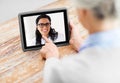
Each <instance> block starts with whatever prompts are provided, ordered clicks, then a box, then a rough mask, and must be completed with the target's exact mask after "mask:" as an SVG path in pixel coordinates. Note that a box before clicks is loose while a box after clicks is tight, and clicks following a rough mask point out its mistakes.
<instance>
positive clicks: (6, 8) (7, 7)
mask: <svg viewBox="0 0 120 83" xmlns="http://www.w3.org/2000/svg"><path fill="white" fill-rule="evenodd" d="M55 1H57V0H0V10H1V12H0V23H3V22H5V21H8V20H10V19H12V18H14V17H17V16H18V13H21V12H27V11H32V10H36V9H37V8H40V7H42V6H45V5H47V4H50V3H52V2H55Z"/></svg>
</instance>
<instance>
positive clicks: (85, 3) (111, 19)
mask: <svg viewBox="0 0 120 83" xmlns="http://www.w3.org/2000/svg"><path fill="white" fill-rule="evenodd" d="M74 2H75V6H76V7H77V10H78V16H79V20H80V22H81V23H82V24H83V26H84V27H85V28H86V29H88V30H89V33H90V34H91V33H95V32H99V31H103V30H107V29H110V28H114V27H115V26H116V24H117V22H118V21H116V19H117V18H119V17H120V15H119V11H120V9H119V4H118V3H119V2H120V1H119V0H74ZM118 24H119V23H118Z"/></svg>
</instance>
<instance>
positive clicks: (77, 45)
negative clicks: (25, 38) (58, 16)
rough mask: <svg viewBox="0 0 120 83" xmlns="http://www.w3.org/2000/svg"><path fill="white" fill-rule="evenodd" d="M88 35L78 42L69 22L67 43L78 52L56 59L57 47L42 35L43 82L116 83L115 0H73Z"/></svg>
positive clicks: (119, 54)
mask: <svg viewBox="0 0 120 83" xmlns="http://www.w3.org/2000/svg"><path fill="white" fill-rule="evenodd" d="M73 1H74V3H75V6H77V10H78V16H79V20H80V22H81V23H82V25H83V26H84V27H85V28H86V29H87V30H88V32H89V34H90V35H89V37H88V38H87V39H86V40H85V41H84V43H82V39H81V37H80V34H79V33H78V30H79V29H78V28H77V27H75V25H74V24H72V23H71V40H70V43H71V44H72V45H73V47H74V49H75V50H76V51H78V53H77V54H76V55H74V56H72V55H71V56H68V57H64V58H62V59H59V51H58V48H57V47H56V46H55V45H54V44H53V43H52V42H51V41H50V40H48V39H47V38H46V37H43V38H44V39H45V40H46V41H47V43H46V44H45V46H44V47H43V48H42V49H41V54H42V55H43V56H44V57H45V58H46V62H45V66H44V74H43V75H44V77H43V82H44V83H120V79H119V78H120V20H119V17H120V13H119V11H120V9H119V2H120V1H119V0H73Z"/></svg>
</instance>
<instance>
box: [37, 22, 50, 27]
mask: <svg viewBox="0 0 120 83" xmlns="http://www.w3.org/2000/svg"><path fill="white" fill-rule="evenodd" d="M50 25H51V23H40V24H38V26H39V27H40V28H43V27H44V26H46V27H50Z"/></svg>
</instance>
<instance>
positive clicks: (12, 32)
mask: <svg viewBox="0 0 120 83" xmlns="http://www.w3.org/2000/svg"><path fill="white" fill-rule="evenodd" d="M61 7H66V8H67V10H68V17H69V19H70V20H72V21H73V22H74V24H76V26H78V27H80V28H79V29H80V32H81V35H82V36H86V34H87V31H86V30H85V29H84V28H83V27H82V26H81V24H80V23H79V22H78V19H77V15H76V9H75V7H73V6H72V3H71V2H70V1H69V0H59V1H57V2H54V3H52V4H49V5H47V6H44V7H40V8H38V9H36V10H35V11H39V10H43V9H52V8H61ZM58 48H59V52H60V56H61V57H64V56H67V55H69V54H73V53H75V51H74V50H73V48H72V46H70V45H68V46H62V47H58ZM44 62H45V61H44V60H42V58H41V55H40V51H39V50H35V51H27V52H23V51H22V48H21V41H20V32H19V23H18V18H17V17H15V18H13V19H11V20H9V21H7V22H5V23H2V24H0V83H21V82H22V83H41V82H42V75H43V74H42V70H43V67H44Z"/></svg>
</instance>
